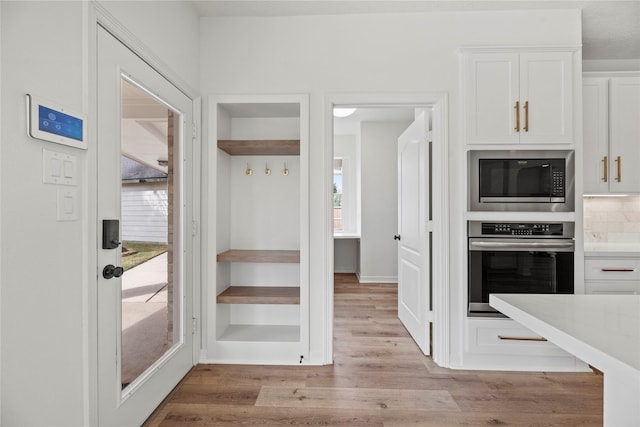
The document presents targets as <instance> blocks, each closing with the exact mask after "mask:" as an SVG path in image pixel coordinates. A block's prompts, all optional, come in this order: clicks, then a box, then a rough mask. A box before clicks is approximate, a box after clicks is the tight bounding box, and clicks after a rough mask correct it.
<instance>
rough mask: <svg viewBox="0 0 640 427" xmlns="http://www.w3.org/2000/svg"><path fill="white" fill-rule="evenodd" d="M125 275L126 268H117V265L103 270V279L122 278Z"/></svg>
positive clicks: (108, 266)
mask: <svg viewBox="0 0 640 427" xmlns="http://www.w3.org/2000/svg"><path fill="white" fill-rule="evenodd" d="M123 274H124V268H122V267H116V266H115V265H112V264H109V265H107V266H106V267H105V268H103V269H102V277H104V278H105V279H112V278H114V277H120V276H122V275H123Z"/></svg>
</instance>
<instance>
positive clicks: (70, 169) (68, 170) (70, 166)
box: [64, 160, 76, 179]
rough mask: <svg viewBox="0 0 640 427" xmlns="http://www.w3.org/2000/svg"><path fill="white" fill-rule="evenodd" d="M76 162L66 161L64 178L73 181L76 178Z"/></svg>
mask: <svg viewBox="0 0 640 427" xmlns="http://www.w3.org/2000/svg"><path fill="white" fill-rule="evenodd" d="M75 166H76V165H75V161H73V162H72V161H70V160H65V161H64V177H65V178H67V179H73V178H74V176H75V174H76V173H75V172H76V171H75Z"/></svg>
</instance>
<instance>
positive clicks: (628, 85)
mask: <svg viewBox="0 0 640 427" xmlns="http://www.w3.org/2000/svg"><path fill="white" fill-rule="evenodd" d="M610 91H611V97H610V100H609V102H610V104H609V105H610V107H609V108H610V119H609V120H610V122H609V125H610V128H609V138H610V139H609V154H610V156H611V158H610V161H609V164H610V166H611V171H610V173H609V176H610V177H611V180H610V182H609V190H610V191H611V192H612V193H640V167H639V165H640V78H638V77H619V78H612V79H611V87H610Z"/></svg>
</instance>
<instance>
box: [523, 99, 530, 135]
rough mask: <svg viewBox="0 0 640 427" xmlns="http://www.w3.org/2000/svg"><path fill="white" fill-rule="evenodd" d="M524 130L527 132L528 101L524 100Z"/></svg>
mask: <svg viewBox="0 0 640 427" xmlns="http://www.w3.org/2000/svg"><path fill="white" fill-rule="evenodd" d="M524 131H525V132H529V101H525V102H524Z"/></svg>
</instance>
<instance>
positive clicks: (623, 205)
mask: <svg viewBox="0 0 640 427" xmlns="http://www.w3.org/2000/svg"><path fill="white" fill-rule="evenodd" d="M584 241H585V242H610V243H640V196H628V197H597V196H593V197H585V198H584Z"/></svg>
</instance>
